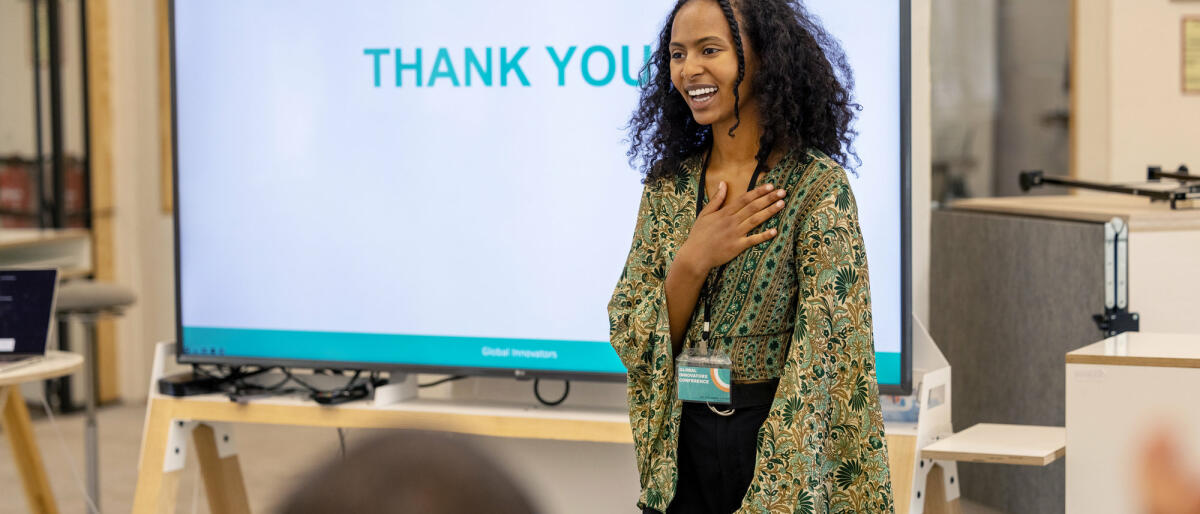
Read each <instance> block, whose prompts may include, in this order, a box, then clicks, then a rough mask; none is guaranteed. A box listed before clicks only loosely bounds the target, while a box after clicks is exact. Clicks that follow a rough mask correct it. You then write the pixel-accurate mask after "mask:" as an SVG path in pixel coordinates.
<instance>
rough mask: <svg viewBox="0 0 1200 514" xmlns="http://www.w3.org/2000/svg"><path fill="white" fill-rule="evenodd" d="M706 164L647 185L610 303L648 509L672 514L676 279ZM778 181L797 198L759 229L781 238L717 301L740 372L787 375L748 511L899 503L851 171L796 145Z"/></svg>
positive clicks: (753, 257) (740, 376)
mask: <svg viewBox="0 0 1200 514" xmlns="http://www.w3.org/2000/svg"><path fill="white" fill-rule="evenodd" d="M700 165H701V162H700V158H699V157H694V158H692V159H689V160H688V161H687V162H685V164H684V169H683V170H682V173H679V174H677V175H676V176H675V177H673V178H670V179H664V180H659V181H653V182H651V183H648V184H646V187H645V191H644V193H643V195H642V201H641V206H640V207H639V210H638V218H637V219H638V221H637V226H636V228H635V229H634V236H633V243H632V246H631V248H630V252H629V258H628V260H627V262H626V264H625V268H624V271H623V272H622V274H621V278H620V280H619V281H618V283H617V287H616V290H615V291H614V292H613V296H612V300H611V301H610V303H609V306H608V313H609V323H610V335H611V341H612V345H613V347H614V348H615V349H616V351H617V354H618V355H619V356H620V358H621V360H622V362H623V363H624V364H625V367H626V369H627V370H628V380H629V381H628V401H629V414H630V416H629V417H630V425H631V427H632V429H633V439H634V445H635V455H636V457H637V465H638V470H639V472H640V474H641V486H642V492H641V496H640V498H639V499H638V506H639V507H649V508H653V509H656V510H658V511H660V512H665V511H666V508H667V506H668V505H669V504H670V503H671V500H672V499H673V498H674V494H675V485H676V480H677V477H678V473H677V470H676V448H677V442H678V435H679V417H680V413H681V410H682V404H681V403H680V401H679V400H678V399H677V395H676V382H675V363H674V357H673V355H672V351H671V332H670V326H669V318H668V315H667V300H666V289H665V283H666V277H667V270H668V268H669V267H670V265H671V263H672V262H673V260H674V257H675V252H676V251H677V250H678V249H679V247H680V246H681V245H682V244H683V242H684V241H685V240H686V239H687V236H688V233H689V231H690V230H691V228H692V224H693V223H694V222H695V217H696V194H697V188H698V187H699V184H698V180H699V175H700ZM767 182H770V183H772V184H774V185H775V186H776V187H783V188H785V189H786V190H787V191H788V196H787V202H788V203H787V207H786V208H785V209H784V210H783V211H781V212H780V213H779V214H777V215H776V216H774V217H773V218H771V220H769V221H768V222H766V223H764V224H763V225H762V226H761V227H759V228H758V229H756V230H766V229H770V228H776V229H778V230H779V234H778V235H777V236H776V237H775V238H773V239H771V240H770V241H767V242H765V243H762V244H759V245H757V246H755V247H752V248H750V249H748V250H746V251H745V252H743V253H742V254H741V255H739V256H738V257H736V258H735V259H733V260H732V261H730V262H729V264H728V265H727V266H726V268H725V273H724V277H723V279H722V281H721V283H720V284H719V285H718V286H717V288H716V291H715V294H714V297H713V299H712V307H713V313H712V316H711V318H712V320H713V340H714V342H715V344H716V345H717V346H718V347H719V348H721V349H723V350H724V351H725V352H726V354H727V355H730V357H731V358H732V360H733V363H734V365H733V366H734V371H733V372H734V379H735V381H737V380H747V381H749V380H760V379H770V378H776V377H778V378H779V389H778V391H777V392H776V394H775V399H774V401H773V403H772V406H771V410H770V414H769V415H768V416H767V420H766V422H765V423H763V426H762V428H761V429H760V430H759V433H758V450H757V464H756V467H755V472H754V479H753V481H752V483H751V484H750V488H749V490H748V491H747V492H746V497H745V498H744V500H743V503H742V508H741V509H740V510H739V511H738V512H755V513H757V512H772V513H775V512H780V513H785V512H786V513H791V512H800V513H842V512H892V511H893V506H892V490H891V484H890V480H889V476H888V459H887V448H886V445H885V439H884V433H883V419H882V416H881V414H880V409H879V393H878V385H877V383H876V379H875V353H874V352H875V350H874V344H873V337H872V331H871V293H870V287H869V285H868V279H867V258H866V249H865V248H864V245H863V240H862V235H861V231H860V228H859V223H858V209H857V206H856V204H855V200H854V195H853V194H852V193H851V190H850V184H849V182H848V180H847V177H846V172H845V171H844V170H843V169H842V168H841V166H839V165H838V164H837V163H836V162H834V161H833V160H832V159H830V158H829V157H827V156H825V155H824V154H822V153H820V152H819V151H815V150H809V151H799V150H796V151H792V152H791V153H789V154H788V155H787V156H785V157H784V158H783V159H781V160H780V162H779V164H777V165H776V166H775V167H774V168H772V169H771V170H769V171H768V172H766V173H764V174H763V175H762V176H761V177H760V178H759V183H760V184H763V183H767ZM730 197H731V198H732V197H733V194H732V193H731V195H730ZM702 308H703V307H702V306H698V307H697V309H696V312H695V314H693V316H692V321H691V324H690V325H689V327H688V331H687V336H686V341H687V342H686V344H687V345H689V346H690V345H693V344H695V342H696V341H698V340H699V337H700V322H699V319H701V318H700V316H701V315H702V312H701V310H700V309H702Z"/></svg>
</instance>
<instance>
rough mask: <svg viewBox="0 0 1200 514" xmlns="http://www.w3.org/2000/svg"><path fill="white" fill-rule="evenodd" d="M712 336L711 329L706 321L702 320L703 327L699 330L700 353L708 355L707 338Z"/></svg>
mask: <svg viewBox="0 0 1200 514" xmlns="http://www.w3.org/2000/svg"><path fill="white" fill-rule="evenodd" d="M710 336H712V330H711V328H710V326H709V323H708V322H707V321H705V322H704V328H703V329H702V330H701V331H700V353H701V354H703V355H708V338H709V337H710Z"/></svg>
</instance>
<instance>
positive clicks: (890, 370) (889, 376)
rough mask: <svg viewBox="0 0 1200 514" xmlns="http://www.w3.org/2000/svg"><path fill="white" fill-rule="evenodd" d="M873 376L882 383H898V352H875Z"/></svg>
mask: <svg viewBox="0 0 1200 514" xmlns="http://www.w3.org/2000/svg"><path fill="white" fill-rule="evenodd" d="M875 378H876V379H877V380H879V383H880V384H882V385H900V353H899V352H875Z"/></svg>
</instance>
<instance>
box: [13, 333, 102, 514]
mask: <svg viewBox="0 0 1200 514" xmlns="http://www.w3.org/2000/svg"><path fill="white" fill-rule="evenodd" d="M82 367H83V357H82V356H80V355H79V354H75V353H70V352H59V351H53V350H51V351H47V352H46V356H45V357H42V358H41V359H40V360H38V361H37V362H34V363H30V364H24V365H19V366H17V367H14V368H11V369H3V368H0V414H2V415H0V427H2V428H3V430H4V435H5V436H7V437H8V442H9V443H11V444H12V453H13V458H14V459H16V461H17V472H18V473H20V475H21V482H22V483H23V484H24V485H25V498H26V499H28V500H29V511H30V512H36V513H53V512H58V506H57V505H56V504H55V502H54V493H52V492H51V491H50V482H49V481H48V480H47V479H46V470H45V468H43V467H42V456H41V453H40V452H39V451H38V448H37V441H35V440H34V438H33V425H32V424H31V423H30V421H29V410H27V409H26V408H25V398H24V397H22V396H21V384H23V383H25V382H34V381H37V380H44V379H47V378H55V377H61V376H63V375H69V374H71V373H74V372H76V371H79V370H80V369H81V368H82Z"/></svg>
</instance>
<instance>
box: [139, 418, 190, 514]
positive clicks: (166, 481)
mask: <svg viewBox="0 0 1200 514" xmlns="http://www.w3.org/2000/svg"><path fill="white" fill-rule="evenodd" d="M146 408H147V409H148V412H147V413H146V426H145V428H144V433H143V434H142V459H141V463H140V464H139V466H138V481H137V489H136V490H135V492H134V494H133V512H135V513H137V514H154V513H168V512H173V511H174V510H175V501H176V494H177V493H178V492H179V475H180V472H181V471H172V472H170V473H167V472H164V471H163V465H164V464H165V462H166V455H167V437H168V435H169V433H170V430H171V421H172V420H171V418H172V412H171V403H170V400H161V399H156V400H150V405H148V406H147V407H146Z"/></svg>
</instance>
